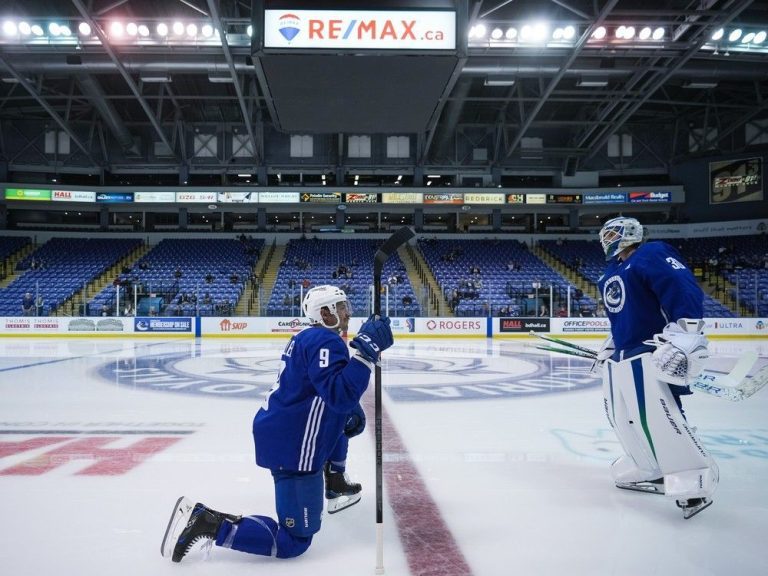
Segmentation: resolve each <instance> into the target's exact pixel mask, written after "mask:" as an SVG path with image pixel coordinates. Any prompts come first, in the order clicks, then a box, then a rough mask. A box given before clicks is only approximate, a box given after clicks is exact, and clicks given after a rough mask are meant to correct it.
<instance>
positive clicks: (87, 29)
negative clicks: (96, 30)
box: [77, 22, 91, 36]
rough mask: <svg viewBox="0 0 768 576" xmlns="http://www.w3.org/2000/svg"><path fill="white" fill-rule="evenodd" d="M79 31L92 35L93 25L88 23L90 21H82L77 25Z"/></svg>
mask: <svg viewBox="0 0 768 576" xmlns="http://www.w3.org/2000/svg"><path fill="white" fill-rule="evenodd" d="M77 31H78V32H80V34H81V35H82V36H90V35H91V25H90V24H88V22H80V24H78V26H77Z"/></svg>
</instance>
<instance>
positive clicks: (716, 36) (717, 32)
mask: <svg viewBox="0 0 768 576" xmlns="http://www.w3.org/2000/svg"><path fill="white" fill-rule="evenodd" d="M723 34H725V30H724V29H723V28H720V29H719V30H715V32H714V33H713V34H712V40H720V38H722V37H723Z"/></svg>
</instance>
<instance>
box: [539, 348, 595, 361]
mask: <svg viewBox="0 0 768 576" xmlns="http://www.w3.org/2000/svg"><path fill="white" fill-rule="evenodd" d="M532 347H533V348H536V350H546V351H547V352H557V353H558V354H565V355H566V356H578V357H579V358H586V359H588V360H594V359H595V356H594V355H593V354H589V353H587V352H582V351H581V350H574V349H572V348H558V347H557V346H547V345H546V344H542V345H538V344H537V345H536V346H532Z"/></svg>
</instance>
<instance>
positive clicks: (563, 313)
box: [557, 304, 568, 318]
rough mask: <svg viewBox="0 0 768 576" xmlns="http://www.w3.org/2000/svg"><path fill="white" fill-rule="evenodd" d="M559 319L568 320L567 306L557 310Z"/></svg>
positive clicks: (561, 306)
mask: <svg viewBox="0 0 768 576" xmlns="http://www.w3.org/2000/svg"><path fill="white" fill-rule="evenodd" d="M557 317H558V318H568V310H566V309H565V306H563V305H562V304H561V305H560V308H558V310H557Z"/></svg>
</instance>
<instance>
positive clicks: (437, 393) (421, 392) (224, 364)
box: [99, 348, 600, 402]
mask: <svg viewBox="0 0 768 576" xmlns="http://www.w3.org/2000/svg"><path fill="white" fill-rule="evenodd" d="M268 353H269V354H270V356H269V357H267V356H266V352H265V355H264V356H263V357H261V358H259V357H256V358H254V355H253V351H252V350H251V351H248V353H247V354H246V353H244V354H243V356H242V357H232V356H224V355H211V356H190V354H189V353H185V354H169V355H157V356H140V357H137V358H128V359H120V360H115V361H113V362H109V363H107V364H105V365H103V366H102V367H101V368H100V369H99V374H100V376H101V377H102V378H104V379H105V380H106V381H108V382H110V383H113V384H117V385H118V386H121V387H128V388H130V389H136V388H144V389H149V390H156V391H163V392H175V393H182V394H196V395H203V396H213V397H220V398H238V399H239V398H246V399H254V398H258V399H261V398H263V397H264V395H265V394H266V393H267V392H268V391H269V389H270V388H271V387H272V385H273V384H274V382H275V379H276V377H277V372H278V369H279V365H280V359H279V354H277V353H275V351H269V352H268ZM591 365H592V362H591V361H587V360H581V359H579V358H550V357H549V356H546V355H543V354H534V353H521V352H501V353H500V354H498V355H493V356H487V357H478V352H477V351H475V350H472V351H466V352H465V351H460V350H456V349H455V348H451V349H447V350H446V351H445V352H440V351H439V350H435V351H434V353H432V352H431V351H427V352H425V353H424V355H423V358H422V357H421V356H414V355H409V354H408V353H407V349H406V350H405V351H404V353H401V354H397V352H395V351H391V352H389V351H388V352H387V354H386V355H385V358H384V359H383V367H384V374H385V377H384V381H383V384H384V390H385V391H386V393H387V394H388V395H389V397H390V398H392V399H393V400H394V401H403V402H413V401H451V400H479V399H495V398H504V397H527V396H535V395H540V394H552V393H558V392H570V391H573V390H577V389H584V388H589V387H592V386H596V385H598V384H599V383H600V379H599V378H598V377H597V376H595V375H594V374H591V373H590V372H589V370H590V367H591Z"/></svg>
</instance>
